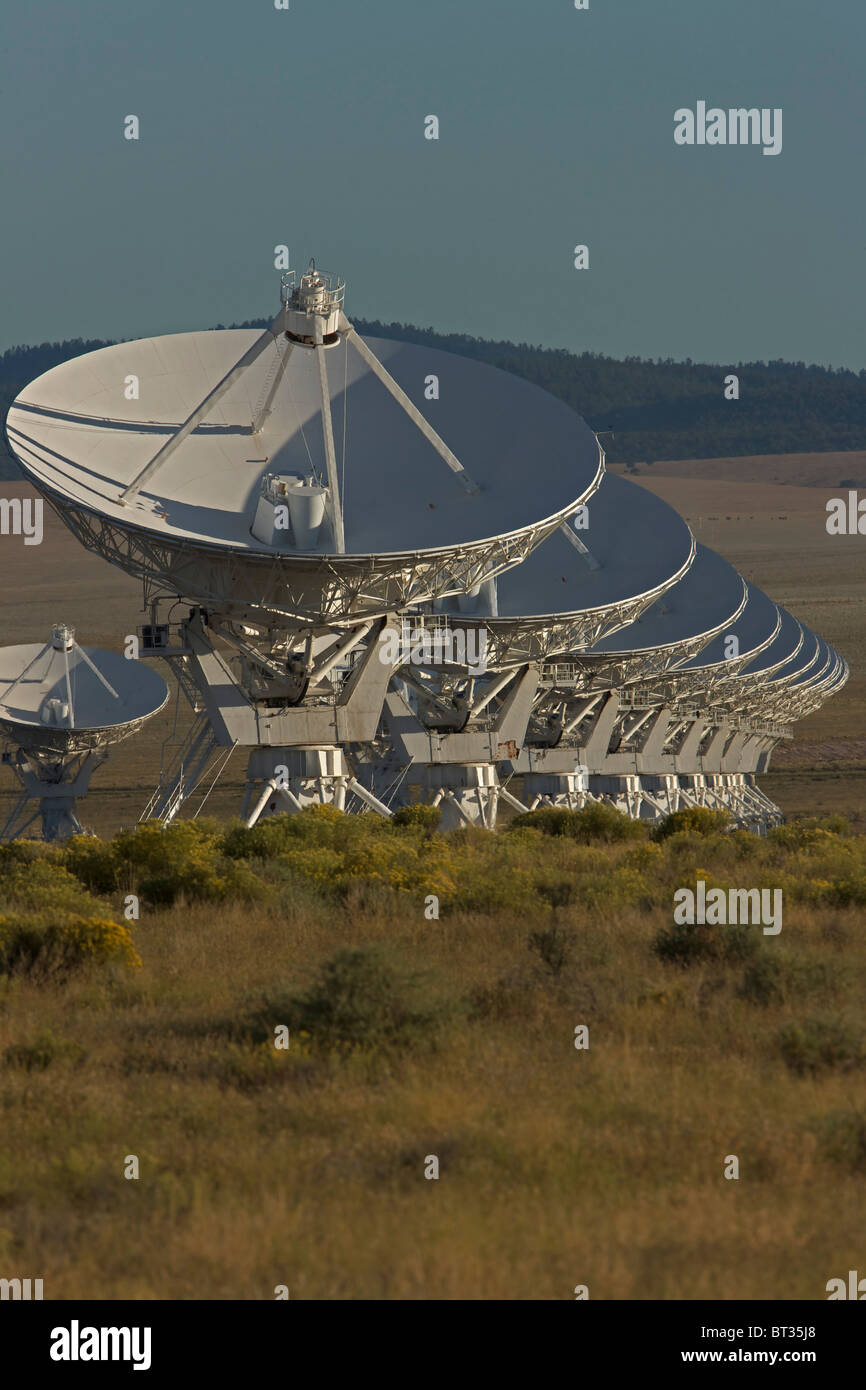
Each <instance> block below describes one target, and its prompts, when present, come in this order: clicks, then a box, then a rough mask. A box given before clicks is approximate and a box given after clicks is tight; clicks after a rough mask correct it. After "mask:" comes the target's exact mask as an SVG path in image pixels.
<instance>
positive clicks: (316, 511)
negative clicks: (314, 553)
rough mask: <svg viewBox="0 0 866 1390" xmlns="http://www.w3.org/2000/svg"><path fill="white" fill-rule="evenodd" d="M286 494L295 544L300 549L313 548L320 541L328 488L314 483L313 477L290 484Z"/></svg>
mask: <svg viewBox="0 0 866 1390" xmlns="http://www.w3.org/2000/svg"><path fill="white" fill-rule="evenodd" d="M286 495H287V497H288V501H289V516H290V517H291V520H292V534H293V536H294V538H295V545H296V546H297V547H298V550H312V548H313V546H314V545H316V544H317V542H318V539H319V532H320V531H321V529H322V522H323V521H324V519H325V498H326V497H327V495H328V489H327V488H326V487H320V486H319V485H318V483H314V482H313V480H312V478H307V479H306V480H305V481H303V482H300V483H294V484H289V486H288V487H287V488H286Z"/></svg>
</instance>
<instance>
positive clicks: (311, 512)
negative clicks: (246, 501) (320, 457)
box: [251, 473, 328, 550]
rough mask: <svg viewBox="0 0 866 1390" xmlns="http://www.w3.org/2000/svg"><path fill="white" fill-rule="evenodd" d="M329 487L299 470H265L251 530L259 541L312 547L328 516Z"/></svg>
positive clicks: (284, 545)
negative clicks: (289, 472) (277, 471)
mask: <svg viewBox="0 0 866 1390" xmlns="http://www.w3.org/2000/svg"><path fill="white" fill-rule="evenodd" d="M327 495H328V489H327V488H326V487H322V486H320V485H319V484H318V483H316V482H315V480H314V479H313V478H312V477H310V478H299V477H298V475H297V474H296V473H291V474H284V475H282V476H280V475H278V474H275V473H266V474H265V476H264V478H263V479H262V491H261V496H260V497H259V500H258V505H257V507H256V515H255V520H254V521H253V524H252V527H251V530H252V534H253V535H254V536H255V538H256V540H257V541H263V542H264V544H265V545H275V546H279V547H280V548H281V549H286V547H287V546H294V547H295V548H296V549H297V550H312V549H314V548H315V546H316V545H317V543H318V540H319V533H320V531H321V527H322V522H323V520H324V517H325V499H326V498H327Z"/></svg>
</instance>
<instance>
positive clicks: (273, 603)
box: [0, 264, 848, 838]
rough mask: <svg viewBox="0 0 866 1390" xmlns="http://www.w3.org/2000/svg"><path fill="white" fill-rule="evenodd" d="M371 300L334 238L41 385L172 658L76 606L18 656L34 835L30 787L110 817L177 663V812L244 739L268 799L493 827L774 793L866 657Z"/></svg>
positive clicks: (56, 823)
mask: <svg viewBox="0 0 866 1390" xmlns="http://www.w3.org/2000/svg"><path fill="white" fill-rule="evenodd" d="M344 296H345V286H344V285H343V282H342V281H341V280H339V279H337V278H336V277H329V276H325V275H323V274H321V273H320V272H319V271H318V270H317V269H316V268H315V266H314V265H312V264H311V266H310V268H309V269H308V270H307V271H306V272H305V273H304V274H302V275H298V274H295V273H292V274H290V275H289V276H288V277H285V278H284V280H283V284H282V289H281V297H280V308H279V311H278V313H277V315H276V317H275V318H274V319H273V321H272V322H271V323H270V324H269V325H268V327H267V328H266V329H265V330H264V331H262V332H258V331H255V330H252V331H249V330H219V331H215V332H203V333H186V334H177V335H173V336H169V337H162V338H155V339H144V340H139V341H136V342H130V343H123V344H119V345H117V346H115V347H111V348H104V349H101V350H99V351H97V352H95V353H88V354H85V355H84V356H83V357H80V358H77V359H74V360H73V361H71V362H67V363H64V364H62V365H61V366H59V367H55V368H53V369H52V370H51V371H49V372H47V373H46V374H45V375H44V376H42V377H40V378H38V379H37V380H36V381H34V382H32V383H31V384H30V385H29V386H28V387H26V388H25V390H24V391H22V393H21V394H20V396H19V397H18V398H17V399H16V401H15V402H14V403H13V405H12V407H11V409H10V411H9V415H8V419H7V433H8V437H9V441H10V445H11V447H12V449H13V450H14V452H15V454H16V456H17V458H18V460H19V462H20V464H21V467H22V469H23V470H24V473H25V475H26V477H27V478H28V480H29V481H31V482H32V483H33V484H34V486H35V487H36V488H37V489H38V490H39V492H40V493H41V494H42V495H43V496H44V497H45V498H46V499H47V500H48V501H49V502H51V504H52V505H53V507H54V508H55V510H56V511H57V512H58V514H59V515H60V516H61V517H62V519H63V520H64V522H65V523H66V524H67V526H68V527H69V528H70V529H71V530H72V531H73V533H74V534H75V535H76V536H77V537H78V539H79V540H80V541H81V543H82V544H83V545H84V546H85V547H86V548H87V549H88V550H91V551H93V552H95V553H97V554H99V555H101V556H102V557H103V558H104V559H106V560H107V561H109V562H111V563H113V564H115V565H117V566H119V567H120V568H122V569H123V570H125V571H126V572H127V573H129V574H133V575H135V576H136V577H137V578H140V579H141V580H142V584H143V592H144V601H145V607H146V611H147V613H148V617H149V621H148V622H146V623H145V624H143V625H142V627H141V656H142V657H143V658H144V661H138V662H131V661H128V660H126V659H125V658H123V657H121V656H119V655H112V654H111V653H109V652H96V651H94V650H92V649H87V648H81V647H78V646H77V645H76V644H75V643H74V639H73V637H72V636H71V634H69V630H68V629H64V628H57V629H56V630H55V633H54V634H53V636H52V638H51V641H50V642H49V643H47V644H46V645H45V646H44V647H38V646H37V647H32V648H30V647H28V648H23V647H17V648H7V649H5V650H4V651H2V652H0V661H2V662H3V670H2V672H0V727H2V729H3V731H4V733H5V735H6V737H7V740H8V743H9V745H10V748H11V749H12V751H10V752H8V753H7V761H9V762H10V765H11V766H12V768H13V770H14V771H15V772H16V774H17V776H18V778H19V781H20V782H21V784H22V800H21V803H20V804H19V806H17V807H16V808H15V810H14V811H13V814H12V816H10V818H9V822H8V823H7V826H6V832H5V833H6V834H7V835H15V834H19V833H22V832H23V830H24V829H25V828H26V825H27V823H28V822H27V817H26V814H25V813H26V811H27V809H28V807H29V804H30V801H32V798H33V797H36V798H37V799H38V800H39V801H40V802H41V806H42V812H41V821H42V831H43V833H44V834H45V835H46V836H47V837H49V838H51V837H57V836H63V835H67V834H71V833H76V832H77V831H78V830H79V829H80V824H79V821H78V817H77V813H76V811H75V799H76V797H77V796H80V795H81V794H82V792H83V790H84V789H86V784H87V781H88V780H89V776H90V773H91V772H92V770H93V767H94V766H95V765H96V764H97V763H98V762H99V761H101V760H102V759H104V757H105V750H106V748H107V747H108V745H109V744H110V743H112V742H115V741H117V740H118V739H119V738H121V737H125V736H126V735H127V734H129V733H133V732H135V731H136V730H137V728H138V727H139V726H140V725H141V723H142V722H143V721H144V720H145V719H146V718H149V717H150V716H151V715H153V714H155V713H156V712H157V711H158V710H159V709H161V708H162V706H163V705H164V704H165V702H166V700H167V698H168V687H167V685H166V683H165V681H164V680H163V678H162V677H161V676H160V675H158V674H157V672H156V671H155V670H154V669H152V667H151V665H148V664H147V663H148V662H149V661H150V660H151V659H159V660H160V661H162V662H163V663H164V669H165V668H168V670H169V671H170V672H171V673H172V674H173V676H174V683H175V690H176V694H177V698H178V699H185V700H186V701H187V702H188V704H189V706H190V719H189V733H188V736H187V737H186V738H185V741H184V742H183V743H182V745H181V746H180V747H176V748H173V749H172V748H164V757H163V763H162V766H161V768H160V770H159V778H158V785H157V786H156V789H155V791H154V794H153V796H152V798H151V800H150V802H149V803H148V805H147V807H146V808H145V810H144V812H143V815H145V816H156V817H158V818H160V819H162V820H163V821H165V822H168V821H170V820H171V819H172V818H173V817H174V816H176V815H177V814H178V813H179V812H180V811H181V809H182V807H183V806H184V803H185V802H187V800H188V799H189V798H190V797H191V796H193V794H194V793H196V792H199V793H202V792H203V791H206V790H207V789H209V787H210V786H211V785H212V783H213V779H214V777H215V776H217V775H219V774H220V773H221V771H222V769H223V768H224V767H225V766H226V765H227V763H228V760H229V759H230V757H231V755H232V754H233V752H234V751H235V750H238V749H245V750H247V777H246V788H245V793H244V799H243V804H242V805H241V806H240V807H239V810H240V811H241V814H242V815H243V816H244V818H245V819H246V820H247V821H248V823H253V822H255V820H256V819H258V818H259V817H261V816H265V815H270V814H277V813H280V812H285V811H289V812H297V811H298V810H299V809H301V808H303V807H304V806H307V805H310V804H317V803H322V802H325V803H333V804H335V805H337V806H339V807H341V808H346V809H355V810H359V811H366V812H372V813H377V814H381V815H389V814H391V813H392V812H393V810H394V809H396V808H397V807H398V806H401V805H405V804H409V803H412V802H414V801H418V800H420V801H424V802H431V803H435V804H437V805H439V806H440V807H441V808H442V811H443V817H444V821H445V823H446V824H448V823H451V824H460V823H467V822H468V823H479V824H482V825H485V826H487V827H489V828H491V829H492V828H493V827H494V826H495V825H496V821H497V815H498V812H499V808H500V806H501V804H502V803H503V802H504V803H505V804H508V805H509V806H510V807H511V808H512V809H514V810H523V809H530V808H532V807H535V806H538V805H566V806H572V807H579V806H581V805H583V804H585V802H586V800H587V799H588V798H593V797H594V798H600V799H603V800H606V801H609V802H612V803H613V804H615V805H617V806H619V807H620V808H621V809H623V810H624V811H626V812H627V813H628V814H629V815H633V816H643V817H651V818H654V817H657V816H661V815H664V814H666V813H668V812H669V811H672V810H676V809H678V808H679V807H680V806H683V805H709V806H717V807H722V808H724V809H727V810H728V811H729V812H730V813H731V814H732V815H733V817H734V818H735V819H736V820H737V821H739V822H740V823H743V824H749V825H752V826H754V827H755V828H758V829H760V828H763V827H765V826H766V825H767V824H770V823H772V822H773V821H774V820H777V819H778V818H779V812H778V811H777V809H776V808H775V807H774V806H773V805H772V803H770V802H769V801H768V800H767V798H766V797H765V796H764V794H763V793H762V792H761V791H760V790H759V789H758V787H757V785H756V782H755V776H756V774H759V773H761V772H763V771H765V770H766V768H767V766H768V764H769V760H770V756H771V754H772V751H773V748H774V747H775V746H776V745H777V743H778V742H779V740H780V739H783V738H786V737H789V736H790V729H791V725H792V723H793V721H794V720H795V719H797V718H800V717H802V716H803V715H804V714H806V713H809V712H810V711H811V710H812V709H814V708H816V707H817V706H818V704H820V702H821V701H822V700H824V699H826V698H827V697H828V696H829V695H830V694H832V693H833V692H834V691H835V690H837V689H838V688H839V687H840V686H841V685H842V684H843V683H844V681H845V680H846V679H847V674H848V670H847V666H846V665H845V663H844V661H843V660H842V659H841V658H840V657H838V656H837V654H836V653H835V652H834V651H833V650H832V649H831V648H830V647H829V646H828V645H827V644H826V643H825V642H824V641H823V640H822V639H821V638H819V637H817V636H816V635H814V634H813V633H811V632H809V631H808V630H807V629H806V628H805V627H804V626H803V625H802V624H800V623H799V622H797V621H796V619H794V618H793V617H792V616H791V615H789V614H787V613H785V612H784V611H783V610H781V609H780V608H779V607H778V606H777V605H776V604H774V603H773V602H772V601H771V600H770V599H768V598H767V597H766V596H765V595H764V594H763V593H761V592H760V591H759V590H758V589H757V588H755V587H754V586H751V585H746V584H745V583H744V581H743V580H742V579H741V578H740V576H739V575H737V574H736V572H735V571H734V570H733V568H732V567H731V566H730V565H729V564H727V562H726V561H724V560H723V559H722V558H721V557H720V556H718V555H716V554H714V553H713V552H712V551H710V550H708V549H706V548H705V547H703V546H700V545H697V544H696V542H695V540H694V537H693V536H692V534H691V532H690V530H689V528H688V526H687V525H686V523H685V522H684V521H683V519H682V518H681V517H680V516H678V514H677V513H676V512H675V511H674V510H673V509H672V508H671V507H669V506H667V505H666V504H665V503H663V502H661V501H660V500H659V499H658V498H656V497H654V496H653V495H652V494H651V493H649V492H647V491H645V490H643V489H641V488H639V487H637V486H636V485H634V484H631V483H628V482H626V481H625V480H624V479H622V478H619V477H616V476H614V475H612V474H610V473H609V472H607V470H606V468H605V459H604V450H603V448H602V446H601V443H600V441H599V439H598V438H597V437H596V435H595V434H594V433H593V432H592V431H591V430H590V429H589V428H588V426H587V425H586V424H585V423H584V421H583V420H581V419H580V417H579V416H577V415H576V414H575V413H574V412H573V411H572V410H571V409H570V408H569V407H567V406H566V405H564V404H563V403H562V402H561V401H558V400H556V399H555V398H553V397H551V396H549V395H548V394H547V393H545V392H543V391H541V390H539V389H538V388H537V387H534V386H532V385H531V384H529V383H528V382H526V381H523V380H521V379H519V378H516V377H513V376H510V375H508V374H506V373H504V372H501V371H498V370H497V369H495V368H492V367H489V366H486V365H484V364H481V363H478V362H474V361H472V360H470V359H467V358H463V357H457V356H454V355H452V354H448V353H443V352H440V351H439V350H436V349H430V348H427V347H422V346H417V345H413V344H410V343H406V342H395V341H389V340H381V339H380V340H376V339H369V340H365V339H363V338H361V336H360V335H359V334H358V333H357V331H356V330H355V328H354V327H353V325H352V324H351V323H350V321H349V320H348V319H347V318H346V315H345V309H344ZM130 376H133V377H135V378H136V380H137V381H138V382H139V393H138V398H137V399H135V400H129V399H127V396H126V394H125V393H124V391H123V390H122V384H123V383H124V382H125V381H127V380H128V379H129V378H130ZM179 601H180V603H181V605H182V614H183V616H182V617H181V618H180V620H179V621H174V620H172V619H173V616H174V615H173V614H172V609H174V610H175V612H176V606H177V604H178V602H179ZM63 633H66V634H67V635H66V636H61V634H63ZM169 754H171V755H172V756H171V757H169V756H168V755H169Z"/></svg>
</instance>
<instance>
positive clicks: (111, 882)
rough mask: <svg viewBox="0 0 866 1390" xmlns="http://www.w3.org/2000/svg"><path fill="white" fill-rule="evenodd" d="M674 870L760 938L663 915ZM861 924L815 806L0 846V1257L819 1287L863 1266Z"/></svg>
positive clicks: (427, 1290) (128, 1291)
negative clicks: (752, 910) (771, 903)
mask: <svg viewBox="0 0 866 1390" xmlns="http://www.w3.org/2000/svg"><path fill="white" fill-rule="evenodd" d="M697 878H702V879H704V880H705V881H706V882H707V884H708V886H721V887H729V886H730V887H746V888H752V887H759V888H780V889H781V890H782V892H783V901H784V925H783V929H782V931H781V932H780V933H779V935H778V936H773V937H770V936H765V935H764V934H763V933H762V930H761V927H760V926H759V925H754V926H746V927H714V928H705V929H699V928H688V927H686V928H679V929H675V928H674V925H673V914H672V903H673V894H674V892H675V891H676V889H678V888H681V887H684V886H685V887H689V886H692V887H693V886H694V884H695V882H696V879H697ZM131 895H135V898H137V900H138V902H139V913H140V915H139V918H138V920H134V919H133V920H128V919H127V917H126V916H125V910H126V911H127V912H129V911H130V910H131V908H130V903H131V901H132V899H131ZM125 905H126V907H125ZM437 913H438V916H437ZM864 915H866V837H861V836H857V835H852V834H851V833H850V832H849V830H848V828H847V826H846V824H845V822H844V821H842V820H841V819H840V818H829V819H826V820H823V821H800V822H795V823H793V824H790V825H787V826H784V827H782V828H781V829H778V830H775V831H773V832H771V833H770V834H769V835H768V836H766V838H759V837H757V836H753V835H750V834H747V833H745V832H742V831H733V832H732V831H731V830H730V829H729V827H727V826H726V824H725V823H724V818H723V817H719V816H714V815H712V814H709V813H691V812H689V813H681V814H679V815H678V816H675V817H671V818H670V819H669V820H668V822H666V823H664V824H663V825H662V826H661V827H660V828H659V829H657V830H655V831H654V832H650V831H649V830H648V829H647V827H646V826H644V825H641V824H635V823H633V822H630V821H628V820H626V819H625V818H624V817H621V816H619V815H618V814H617V813H616V812H614V811H613V810H611V809H610V808H606V807H598V806H595V807H591V808H589V809H588V810H587V811H585V812H581V813H576V814H574V813H570V812H565V811H542V812H536V813H534V814H532V815H530V816H523V817H518V818H517V820H515V821H514V822H513V823H512V825H511V826H510V827H509V828H508V829H507V830H504V831H502V832H501V833H499V834H497V835H491V834H488V833H487V832H485V831H481V830H469V829H465V830H460V831H456V832H452V833H449V834H441V833H439V831H438V829H437V827H436V814H435V813H431V812H429V811H427V810H425V809H423V808H413V809H411V810H408V811H405V812H402V813H400V815H399V816H398V817H395V820H394V821H393V822H390V823H386V822H383V821H380V820H378V819H377V818H375V817H373V816H366V815H365V816H357V817H352V816H343V815H340V814H339V813H337V812H334V811H331V810H328V809H317V810H315V811H309V812H305V813H304V814H303V815H301V816H298V817H278V818H275V819H273V820H269V821H265V822H262V823H261V824H259V825H258V826H256V827H255V828H254V829H246V828H244V827H243V826H242V825H240V824H238V823H234V824H225V823H223V824H221V823H218V822H216V821H184V822H179V823H177V824H175V825H173V826H171V827H170V828H169V829H167V830H162V829H160V828H159V827H157V826H156V825H144V826H141V827H138V828H136V829H134V830H131V831H125V832H122V833H120V834H118V835H117V836H115V838H114V839H113V840H111V841H102V840H98V839H95V838H84V837H81V838H78V839H76V840H73V841H71V842H69V843H68V844H67V845H65V846H63V847H52V846H46V845H41V844H35V843H34V844H31V843H20V842H19V843H15V844H13V845H10V846H7V847H4V848H2V849H0V1106H2V1109H0V1126H2V1138H0V1275H3V1276H4V1277H12V1276H14V1275H19V1276H22V1277H38V1278H42V1279H43V1280H44V1290H45V1297H46V1298H72V1297H84V1298H220V1299H222V1298H248V1299H249V1298H251V1299H259V1298H264V1299H270V1298H273V1297H274V1290H275V1287H276V1286H277V1285H281V1284H283V1285H287V1286H288V1288H289V1290H290V1293H291V1297H292V1298H434V1299H435V1298H479V1299H488V1298H520V1299H523V1298H571V1297H573V1292H572V1291H573V1289H574V1287H575V1285H578V1284H586V1285H588V1286H589V1292H590V1297H591V1298H678V1299H688V1298H700V1297H712V1298H755V1299H761V1298H777V1297H778V1298H819V1299H820V1298H824V1297H826V1293H825V1285H826V1283H827V1281H828V1280H829V1279H831V1278H834V1277H837V1276H840V1275H841V1276H843V1277H844V1276H845V1275H846V1273H847V1271H848V1269H853V1268H858V1267H859V1268H860V1269H861V1271H862V1265H863V1251H864V1249H866V1240H864V1236H866V1204H864V1202H863V1200H862V1196H863V1185H864V1180H866V1094H864V1085H863V1081H864V1074H866V1023H864V1013H863V999H864V980H866V945H864V941H863V930H862V929H863V923H864ZM582 1026H583V1027H586V1028H588V1030H589V1033H588V1040H589V1046H588V1048H581V1049H577V1048H576V1047H575V1045H574V1043H575V1030H576V1029H578V1028H580V1027H582ZM280 1028H282V1029H288V1039H289V1046H288V1047H287V1048H279V1047H277V1046H276V1045H275V1040H276V1038H277V1036H278V1035H277V1033H276V1032H275V1030H278V1029H280ZM129 1155H135V1156H136V1157H137V1158H138V1160H139V1166H140V1177H139V1178H138V1179H132V1180H130V1179H127V1178H125V1177H124V1169H125V1166H127V1158H128V1156H129ZM433 1155H435V1156H436V1158H437V1159H438V1163H439V1177H438V1179H436V1180H428V1179H427V1178H425V1176H424V1174H425V1167H426V1168H428V1170H429V1157H430V1156H433ZM730 1155H736V1156H737V1158H738V1160H739V1173H740V1176H739V1178H738V1179H737V1180H727V1179H726V1178H725V1176H724V1172H725V1168H726V1165H727V1164H728V1158H729V1156H730Z"/></svg>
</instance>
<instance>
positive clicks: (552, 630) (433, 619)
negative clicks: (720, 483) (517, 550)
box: [415, 539, 695, 670]
mask: <svg viewBox="0 0 866 1390" xmlns="http://www.w3.org/2000/svg"><path fill="white" fill-rule="evenodd" d="M694 554H695V542H694V539H693V540H692V547H691V551H690V553H689V556H688V558H687V559H686V561H685V563H684V564H683V565H681V567H680V568H679V570H677V572H676V573H675V574H673V575H671V576H670V578H668V579H666V580H665V581H664V582H663V583H661V584H658V585H656V587H655V588H653V589H648V590H646V591H645V592H644V593H642V594H635V595H634V596H633V597H629V598H627V599H623V600H621V601H620V602H619V603H611V604H606V605H604V606H603V607H598V608H586V609H583V610H580V611H577V612H574V613H557V614H551V615H549V616H547V617H516V618H502V617H490V618H482V617H478V618H472V617H470V616H462V615H460V614H456V613H454V614H451V613H448V614H444V613H433V614H419V615H418V617H417V619H416V620H415V621H416V622H417V624H418V625H419V626H421V627H428V628H429V629H430V630H431V631H443V630H445V631H447V630H451V631H453V632H463V633H465V634H468V633H475V634H482V633H483V645H484V649H485V652H486V663H487V666H488V667H489V668H490V669H492V670H501V669H503V668H505V667H509V666H511V667H514V666H522V665H524V664H525V663H526V662H527V661H548V660H550V659H551V658H553V657H555V656H557V655H559V654H560V653H569V652H575V651H578V650H583V649H585V648H587V647H591V646H593V645H594V644H595V643H596V642H600V641H601V640H602V638H604V637H609V636H612V635H613V634H614V633H616V632H619V631H620V630H621V629H622V628H624V627H628V625H629V624H630V623H634V622H637V620H638V619H639V618H640V617H642V615H643V614H644V613H645V612H646V611H647V609H648V608H650V607H652V605H653V604H654V603H655V602H656V600H657V599H659V598H660V597H661V596H662V595H663V594H665V593H666V592H667V591H668V589H670V588H672V587H673V585H674V584H677V583H679V581H680V580H681V579H682V578H683V576H684V575H685V574H686V573H687V571H688V569H689V567H690V565H691V563H692V560H693V559H694ZM478 642H479V637H478V636H476V638H475V645H476V649H477V647H478Z"/></svg>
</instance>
